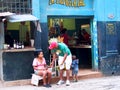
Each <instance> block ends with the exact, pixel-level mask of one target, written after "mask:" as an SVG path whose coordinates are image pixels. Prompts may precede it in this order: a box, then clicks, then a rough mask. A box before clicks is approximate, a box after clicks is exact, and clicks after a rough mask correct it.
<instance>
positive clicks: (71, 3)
mask: <svg viewBox="0 0 120 90" xmlns="http://www.w3.org/2000/svg"><path fill="white" fill-rule="evenodd" d="M52 4H61V5H65V6H68V7H81V6H85V3H84V0H49V5H52Z"/></svg>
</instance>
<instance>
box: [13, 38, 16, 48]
mask: <svg viewBox="0 0 120 90" xmlns="http://www.w3.org/2000/svg"><path fill="white" fill-rule="evenodd" d="M13 48H14V49H16V48H17V45H16V41H15V40H14V42H13Z"/></svg>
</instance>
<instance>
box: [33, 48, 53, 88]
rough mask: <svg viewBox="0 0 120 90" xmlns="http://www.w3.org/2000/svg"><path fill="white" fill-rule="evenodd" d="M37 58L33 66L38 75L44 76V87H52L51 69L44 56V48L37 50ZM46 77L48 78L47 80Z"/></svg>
mask: <svg viewBox="0 0 120 90" xmlns="http://www.w3.org/2000/svg"><path fill="white" fill-rule="evenodd" d="M35 56H36V57H35V58H34V60H33V64H32V65H33V68H34V72H35V74H37V75H40V76H42V77H43V86H44V87H51V85H50V80H51V75H52V73H51V71H49V70H48V68H47V64H46V61H45V58H44V56H43V52H42V50H41V49H40V50H37V51H35ZM46 77H47V79H48V80H46Z"/></svg>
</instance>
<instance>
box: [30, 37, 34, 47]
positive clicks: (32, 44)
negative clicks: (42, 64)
mask: <svg viewBox="0 0 120 90" xmlns="http://www.w3.org/2000/svg"><path fill="white" fill-rule="evenodd" d="M30 42H31V47H33V46H34V39H31V40H30Z"/></svg>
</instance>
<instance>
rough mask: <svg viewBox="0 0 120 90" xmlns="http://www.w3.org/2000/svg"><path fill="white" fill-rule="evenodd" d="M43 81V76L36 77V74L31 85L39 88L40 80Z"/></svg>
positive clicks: (33, 75)
mask: <svg viewBox="0 0 120 90" xmlns="http://www.w3.org/2000/svg"><path fill="white" fill-rule="evenodd" d="M42 79H43V77H42V76H38V75H36V74H32V78H31V84H32V85H35V86H38V84H39V80H42Z"/></svg>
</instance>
